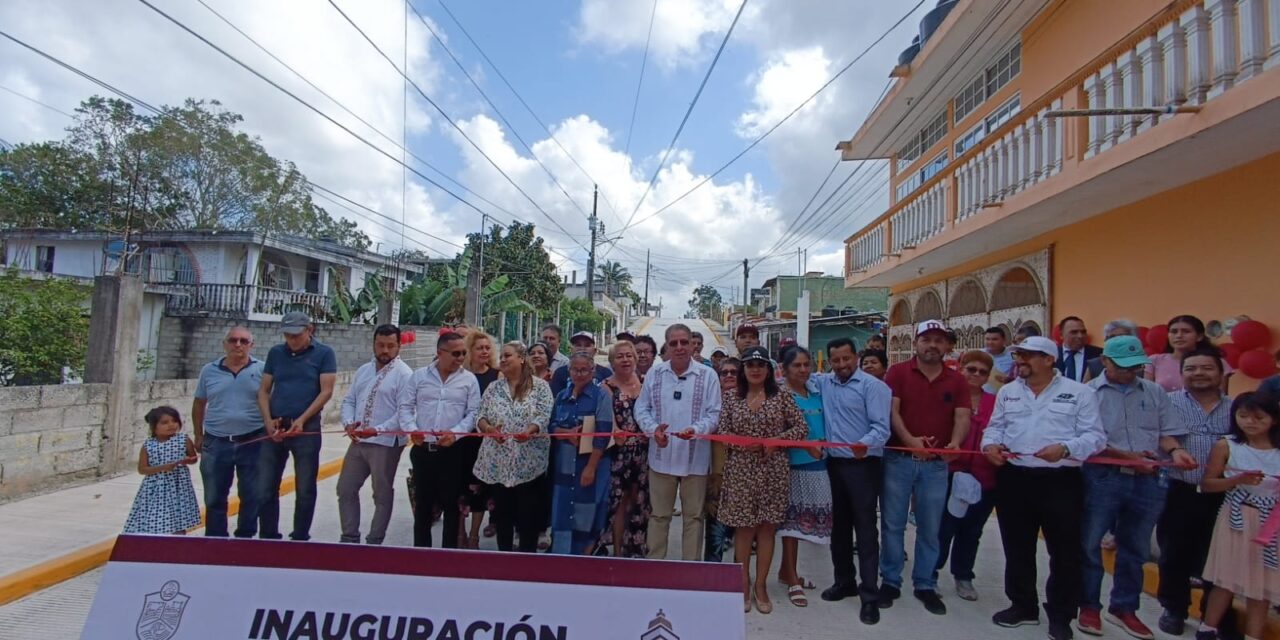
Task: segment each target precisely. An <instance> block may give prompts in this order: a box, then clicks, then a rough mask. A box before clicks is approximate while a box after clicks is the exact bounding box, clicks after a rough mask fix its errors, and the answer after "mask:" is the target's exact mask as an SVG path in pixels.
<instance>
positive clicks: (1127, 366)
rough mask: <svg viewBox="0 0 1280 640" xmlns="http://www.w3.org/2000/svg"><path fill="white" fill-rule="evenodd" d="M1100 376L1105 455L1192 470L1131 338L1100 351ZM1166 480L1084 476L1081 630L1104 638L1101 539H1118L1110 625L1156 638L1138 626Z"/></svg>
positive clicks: (1182, 430)
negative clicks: (1144, 579)
mask: <svg viewBox="0 0 1280 640" xmlns="http://www.w3.org/2000/svg"><path fill="white" fill-rule="evenodd" d="M1102 363H1103V366H1104V370H1103V374H1102V376H1101V377H1099V378H1098V379H1096V380H1094V381H1092V382H1090V383H1089V386H1090V387H1092V388H1093V390H1094V391H1095V392H1096V393H1097V395H1098V403H1099V411H1100V413H1101V415H1102V426H1103V428H1104V429H1106V432H1107V448H1106V449H1104V450H1103V451H1102V455H1104V456H1106V457H1108V458H1119V459H1123V460H1132V461H1135V462H1143V461H1149V460H1151V459H1152V456H1157V455H1158V456H1160V457H1163V458H1166V459H1167V458H1172V459H1173V461H1174V462H1176V463H1179V464H1182V465H1189V466H1190V465H1194V464H1195V458H1193V457H1192V456H1191V454H1189V453H1187V450H1186V449H1183V448H1182V444H1181V443H1180V442H1179V440H1178V439H1179V438H1180V437H1182V436H1185V435H1186V434H1187V428H1186V426H1184V425H1183V423H1182V417H1181V415H1180V414H1179V413H1178V412H1177V411H1175V410H1174V408H1173V403H1172V402H1171V401H1170V400H1169V395H1168V394H1167V393H1166V392H1165V391H1164V389H1163V388H1161V386H1160V385H1158V384H1156V383H1155V382H1152V381H1150V380H1144V379H1143V378H1142V369H1143V367H1145V366H1146V365H1148V364H1150V363H1151V360H1150V359H1149V358H1147V354H1146V353H1145V352H1144V351H1143V349H1142V341H1141V340H1139V339H1138V338H1136V337H1134V336H1117V337H1115V338H1111V339H1110V340H1107V342H1106V345H1105V346H1104V348H1103V350H1102ZM1166 493H1168V489H1167V488H1166V486H1165V482H1164V476H1163V474H1162V473H1159V472H1158V470H1157V469H1156V468H1155V467H1150V466H1133V467H1122V466H1113V465H1102V464H1090V465H1085V468H1084V518H1083V521H1084V522H1083V535H1082V537H1081V544H1082V545H1083V547H1082V549H1083V552H1084V566H1083V573H1084V576H1083V578H1084V593H1083V594H1082V597H1081V602H1080V618H1079V620H1077V621H1076V628H1077V629H1079V630H1080V631H1081V632H1082V633H1087V634H1090V635H1095V636H1100V635H1102V615H1101V614H1102V549H1101V547H1100V545H1101V543H1102V536H1103V535H1104V534H1106V532H1107V530H1109V529H1110V530H1113V531H1115V535H1116V567H1115V582H1114V583H1113V584H1112V587H1111V602H1110V606H1109V607H1108V608H1107V614H1106V618H1107V622H1110V623H1112V624H1114V625H1116V626H1118V627H1120V628H1121V629H1123V630H1124V631H1125V633H1128V634H1129V635H1131V636H1133V637H1135V638H1152V637H1153V635H1152V633H1151V630H1150V629H1148V628H1147V625H1145V624H1143V623H1142V621H1141V620H1139V619H1138V616H1137V614H1136V612H1137V610H1138V596H1140V595H1141V594H1142V576H1143V574H1142V565H1143V564H1144V563H1145V562H1146V561H1147V560H1149V559H1150V557H1151V532H1152V531H1153V530H1155V527H1156V522H1157V521H1158V520H1159V519H1160V513H1161V512H1162V511H1163V510H1164V501H1165V495H1166Z"/></svg>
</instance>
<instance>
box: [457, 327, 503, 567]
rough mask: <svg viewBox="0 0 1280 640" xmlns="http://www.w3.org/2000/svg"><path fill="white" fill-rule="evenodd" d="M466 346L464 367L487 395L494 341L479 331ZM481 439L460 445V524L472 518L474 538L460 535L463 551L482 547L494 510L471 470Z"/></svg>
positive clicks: (494, 364) (493, 371) (494, 368)
mask: <svg viewBox="0 0 1280 640" xmlns="http://www.w3.org/2000/svg"><path fill="white" fill-rule="evenodd" d="M464 344H465V345H466V347H467V362H466V364H464V365H463V368H465V369H466V370H467V371H470V372H471V373H473V374H475V376H476V382H479V383H480V393H481V394H482V395H483V394H484V392H485V391H488V390H489V385H491V384H493V383H494V382H495V381H497V379H498V354H497V352H496V351H495V350H494V348H493V338H492V337H490V336H489V334H487V333H485V332H484V330H483V329H479V328H476V329H472V330H470V331H468V332H467V337H466V340H465V343H464ZM480 440H481V439H480V438H462V439H461V440H459V441H458V444H457V446H458V450H459V455H461V456H462V459H461V464H462V466H461V468H462V470H463V471H462V473H463V483H464V484H463V486H465V487H466V489H465V490H463V492H462V496H461V497H460V498H459V499H458V510H459V512H460V513H461V516H460V517H459V518H458V521H459V522H466V521H467V515H468V514H470V516H471V535H470V536H467V535H465V533H463V532H459V535H460V536H461V538H460V539H459V544H458V547H459V548H461V549H479V548H480V525H481V524H482V523H483V522H484V512H486V511H489V510H491V509H493V504H492V501H491V500H490V499H489V491H488V488H487V487H486V486H485V484H484V482H481V481H480V479H479V478H477V477H476V476H475V474H474V473H472V471H471V470H472V469H473V468H475V464H476V456H478V455H480ZM493 534H494V527H493V524H492V521H491V522H490V524H489V526H488V527H485V529H484V535H485V537H486V538H487V537H490V536H492V535H493Z"/></svg>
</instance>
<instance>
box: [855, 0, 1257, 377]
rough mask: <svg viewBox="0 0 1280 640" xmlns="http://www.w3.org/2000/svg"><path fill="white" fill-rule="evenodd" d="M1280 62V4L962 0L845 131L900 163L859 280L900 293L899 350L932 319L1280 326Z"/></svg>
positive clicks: (896, 304)
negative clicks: (1276, 251)
mask: <svg viewBox="0 0 1280 640" xmlns="http://www.w3.org/2000/svg"><path fill="white" fill-rule="evenodd" d="M947 4H952V3H951V2H948V3H947ZM1278 66H1280V0H1123V1H1120V2H1117V1H1114V0H1010V1H1009V2H987V1H985V0H958V1H956V2H954V4H953V5H952V9H951V11H950V13H948V14H946V17H945V19H944V20H942V21H941V24H938V25H936V28H932V27H931V29H930V33H929V34H928V35H927V37H925V38H924V39H923V41H921V42H919V43H917V44H913V46H912V48H911V49H909V50H908V51H905V52H903V56H902V58H900V65H899V67H898V68H897V69H895V70H894V73H893V75H895V76H897V77H898V79H897V81H896V82H895V84H894V86H893V87H892V88H891V90H890V91H889V92H888V94H887V95H886V96H885V98H884V99H883V100H882V101H881V103H880V104H879V105H878V106H877V107H876V108H875V110H874V111H873V112H872V113H871V115H870V116H869V117H868V118H867V119H866V121H865V122H864V123H863V124H862V126H861V127H860V128H859V129H858V131H857V133H856V134H855V135H854V136H853V138H852V139H850V140H847V141H844V142H841V143H840V144H839V146H838V149H839V150H840V152H841V154H842V157H843V158H844V159H845V160H867V159H886V160H888V161H889V167H890V185H889V186H890V190H889V191H890V194H891V195H890V206H889V208H888V210H887V211H885V212H884V213H883V215H881V216H880V217H879V218H877V219H876V220H874V221H872V222H871V223H870V224H868V225H867V226H866V227H864V228H862V229H861V230H859V231H857V232H856V233H855V234H854V235H853V236H852V237H850V238H848V240H847V241H846V252H845V253H846V255H845V259H846V264H845V266H846V273H845V283H846V285H847V286H850V287H867V286H879V287H888V288H889V290H890V294H891V295H890V300H889V308H890V324H891V329H890V336H891V345H890V348H891V350H892V351H893V354H892V355H893V356H894V357H895V358H902V357H904V356H906V355H908V354H909V352H910V339H911V338H910V335H911V325H912V323H914V322H917V321H920V320H924V319H927V318H940V319H942V320H944V321H946V322H948V323H950V324H951V325H952V326H953V327H954V328H955V329H956V331H957V333H958V334H959V337H960V340H961V345H960V346H961V348H974V347H980V346H981V344H982V331H983V327H985V326H989V325H1003V326H1005V327H1007V328H1009V329H1010V330H1012V329H1016V328H1017V327H1019V326H1022V325H1025V324H1034V325H1036V326H1037V327H1039V328H1041V329H1042V330H1043V331H1044V333H1045V334H1046V335H1048V334H1049V333H1050V332H1051V327H1052V325H1053V324H1055V323H1056V322H1057V321H1058V320H1060V319H1061V318H1063V317H1065V316H1067V315H1077V316H1081V317H1083V318H1084V319H1085V321H1086V322H1087V324H1088V326H1089V327H1090V328H1091V329H1092V330H1093V331H1094V332H1095V333H1100V332H1101V328H1102V325H1103V323H1105V322H1106V321H1107V320H1109V319H1112V318H1116V317H1127V318H1132V319H1134V320H1136V321H1138V322H1139V323H1140V324H1144V325H1156V324H1163V323H1164V322H1166V321H1167V320H1168V319H1169V318H1170V317H1172V316H1174V315H1176V314H1183V313H1189V314H1195V315H1197V316H1198V317H1200V318H1201V319H1203V320H1204V321H1205V322H1211V321H1214V320H1218V321H1221V322H1222V323H1224V324H1227V325H1229V324H1230V323H1229V322H1228V320H1230V319H1232V318H1237V317H1239V316H1241V315H1247V316H1249V317H1251V318H1253V319H1256V320H1261V321H1263V322H1265V323H1267V324H1269V325H1272V326H1275V325H1277V324H1280V298H1277V297H1276V296H1275V295H1274V291H1273V290H1272V289H1271V284H1270V282H1269V278H1267V277H1266V275H1265V272H1264V269H1265V268H1266V266H1267V265H1268V264H1269V263H1270V259H1271V255H1270V252H1271V246H1270V244H1269V242H1270V241H1269V240H1268V238H1275V237H1277V236H1278V235H1280V216H1276V215H1275V207H1276V200H1277V195H1280V188H1278V187H1277V184H1276V176H1277V175H1280V126H1278V125H1277V123H1278V122H1280V70H1278V69H1277V67H1278ZM1236 378H1242V376H1236ZM1237 382H1238V383H1241V384H1242V385H1251V384H1252V381H1249V380H1240V381H1237ZM1236 384H1237V383H1236V382H1233V387H1235V386H1236Z"/></svg>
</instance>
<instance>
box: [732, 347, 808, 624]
mask: <svg viewBox="0 0 1280 640" xmlns="http://www.w3.org/2000/svg"><path fill="white" fill-rule="evenodd" d="M718 433H720V434H723V435H734V436H747V437H752V438H770V439H781V440H803V439H804V438H805V436H806V435H808V433H809V427H808V426H807V425H806V424H805V420H804V414H803V413H801V412H800V408H799V407H797V406H796V401H795V400H794V399H793V398H792V397H791V394H790V393H785V392H784V391H783V390H782V389H780V388H779V387H778V383H777V380H775V379H774V374H773V361H772V360H770V359H769V352H768V351H767V350H765V349H764V348H763V347H751V348H750V349H747V350H746V352H745V353H743V355H742V370H741V371H740V372H739V373H738V388H737V390H736V391H734V392H733V393H731V394H727V395H726V396H725V404H724V408H723V409H722V410H721V412H720V427H719V429H718ZM790 489H791V466H790V463H789V460H788V458H787V452H786V451H784V450H782V449H778V448H776V447H766V446H763V445H758V444H753V445H729V456H728V459H726V460H725V463H724V489H723V491H722V493H721V497H720V513H719V519H720V521H721V522H723V523H724V524H726V525H728V526H730V527H734V529H735V531H734V533H733V549H734V556H735V560H736V561H737V562H739V563H741V564H742V600H743V610H745V611H750V610H751V603H752V599H753V597H754V600H755V605H756V609H758V610H759V611H760V613H770V612H772V611H773V603H772V602H770V601H769V592H768V589H767V588H766V583H767V580H768V577H769V567H770V565H771V564H772V563H773V544H774V532H775V530H776V528H777V526H778V524H779V523H781V522H783V521H784V520H786V517H787V505H788V503H789V494H790ZM753 541H754V542H755V544H756V578H755V582H754V585H753V583H752V581H751V562H750V561H751V543H752V542H753ZM753 586H754V588H753Z"/></svg>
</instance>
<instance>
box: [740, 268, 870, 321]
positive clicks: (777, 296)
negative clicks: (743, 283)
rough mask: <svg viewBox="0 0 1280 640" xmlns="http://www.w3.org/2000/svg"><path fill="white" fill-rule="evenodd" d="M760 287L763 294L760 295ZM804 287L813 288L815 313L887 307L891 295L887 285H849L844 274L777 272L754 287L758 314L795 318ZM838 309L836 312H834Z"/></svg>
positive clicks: (811, 307) (811, 309) (811, 299)
mask: <svg viewBox="0 0 1280 640" xmlns="http://www.w3.org/2000/svg"><path fill="white" fill-rule="evenodd" d="M757 291H759V294H758V295H757ZM801 291H808V292H809V312H810V313H812V314H815V315H823V312H824V311H826V312H828V313H827V315H850V314H853V313H860V312H868V311H885V310H886V308H887V307H886V304H887V300H888V296H889V291H888V289H885V288H883V287H856V288H846V287H845V286H844V278H842V277H840V276H829V275H826V274H824V273H822V272H821V271H810V272H809V273H806V274H804V275H802V276H784V275H777V276H774V277H772V278H769V279H768V280H765V281H764V285H763V286H762V287H761V288H760V289H759V290H756V289H753V290H752V302H753V303H754V304H755V306H756V314H757V315H760V316H765V317H770V318H794V317H795V315H796V302H797V299H798V298H799V297H800V292H801ZM830 312H835V313H830Z"/></svg>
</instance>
